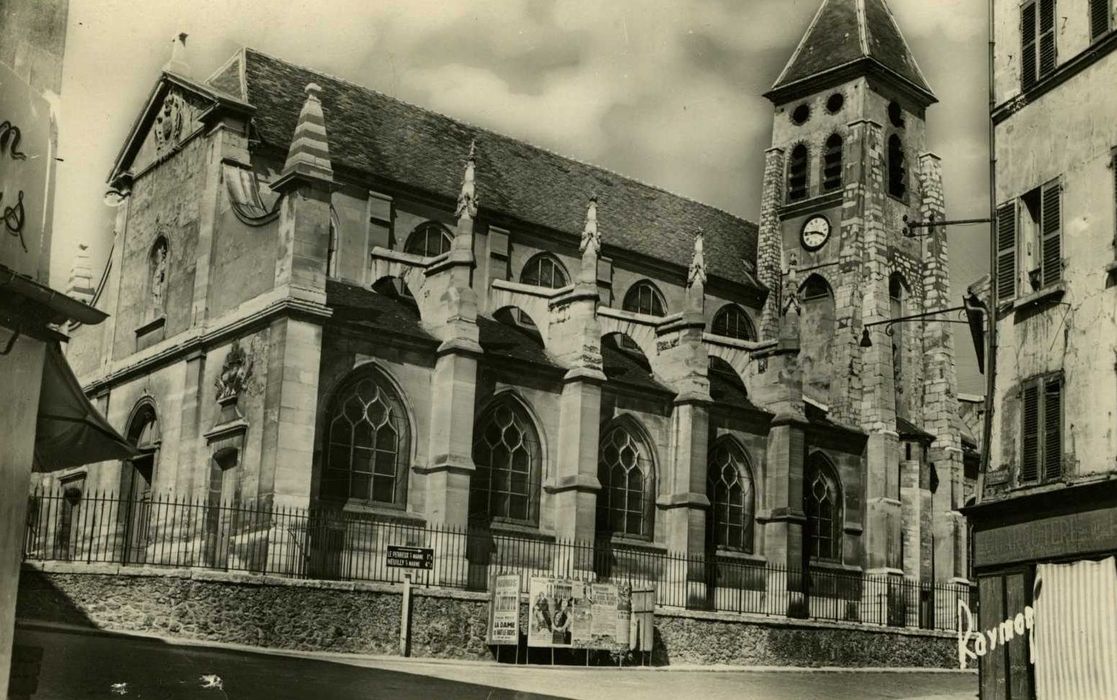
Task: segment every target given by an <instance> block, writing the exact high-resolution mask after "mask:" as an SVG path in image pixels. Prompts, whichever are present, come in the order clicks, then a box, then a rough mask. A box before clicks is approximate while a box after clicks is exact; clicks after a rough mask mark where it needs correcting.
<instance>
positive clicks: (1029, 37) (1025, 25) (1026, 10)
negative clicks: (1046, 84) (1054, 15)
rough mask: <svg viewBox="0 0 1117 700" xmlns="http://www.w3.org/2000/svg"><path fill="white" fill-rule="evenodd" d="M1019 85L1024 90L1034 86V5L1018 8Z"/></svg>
mask: <svg viewBox="0 0 1117 700" xmlns="http://www.w3.org/2000/svg"><path fill="white" fill-rule="evenodd" d="M1020 45H1021V48H1020V84H1021V85H1022V86H1023V88H1024V89H1025V90H1027V89H1028V88H1030V87H1031V86H1033V85H1035V84H1036V4H1035V3H1034V2H1033V3H1029V4H1027V5H1025V6H1023V7H1021V8H1020Z"/></svg>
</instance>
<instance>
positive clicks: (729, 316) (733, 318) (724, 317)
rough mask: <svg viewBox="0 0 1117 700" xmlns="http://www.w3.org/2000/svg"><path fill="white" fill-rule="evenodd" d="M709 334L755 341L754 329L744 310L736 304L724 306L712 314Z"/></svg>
mask: <svg viewBox="0 0 1117 700" xmlns="http://www.w3.org/2000/svg"><path fill="white" fill-rule="evenodd" d="M710 332H711V333H713V334H714V335H720V336H723V337H726V338H736V339H737V340H756V327H755V326H753V324H752V320H751V319H749V315H748V314H747V313H745V311H744V309H742V308H741V307H739V306H737V305H736V304H726V305H725V306H723V307H721V309H720V310H719V311H718V312H717V313H716V314H714V322H713V323H712V324H711V326H710Z"/></svg>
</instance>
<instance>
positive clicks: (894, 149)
mask: <svg viewBox="0 0 1117 700" xmlns="http://www.w3.org/2000/svg"><path fill="white" fill-rule="evenodd" d="M907 193H908V167H907V163H906V162H905V158H904V143H903V141H901V140H900V137H899V136H897V135H896V134H892V135H891V136H889V137H888V194H890V195H892V196H893V197H896V198H898V199H903V198H904V197H906V196H907Z"/></svg>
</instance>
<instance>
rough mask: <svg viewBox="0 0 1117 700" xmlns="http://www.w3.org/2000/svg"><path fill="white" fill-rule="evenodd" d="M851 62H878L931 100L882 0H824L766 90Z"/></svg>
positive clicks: (932, 97) (931, 96)
mask: <svg viewBox="0 0 1117 700" xmlns="http://www.w3.org/2000/svg"><path fill="white" fill-rule="evenodd" d="M856 61H866V62H868V63H875V64H879V65H880V66H883V67H884V68H887V69H888V70H889V71H891V72H892V73H894V74H896V76H898V77H899V78H901V79H902V80H904V81H906V82H907V83H909V84H911V86H913V87H914V88H915V89H916V90H917V91H919V92H922V93H925V94H926V95H927V96H928V97H930V99H931V101H934V99H935V98H934V94H933V93H932V92H931V87H930V86H929V85H928V84H927V79H926V78H924V77H923V72H922V71H920V70H919V66H918V65H917V64H916V62H915V57H914V56H912V53H911V49H910V48H909V47H908V44H907V42H906V41H905V40H904V37H903V35H902V34H901V33H900V27H899V25H897V24H896V18H895V17H893V16H892V12H891V10H889V9H888V6H887V5H886V4H885V1H884V0H824V1H823V3H822V5H821V6H820V7H819V8H818V13H817V14H816V15H815V17H814V19H813V20H812V21H811V25H810V27H808V29H807V33H806V34H805V35H804V36H803V39H802V41H800V42H799V46H798V48H796V49H795V53H794V54H792V56H791V60H790V61H788V63H787V66H786V67H785V68H784V69H783V72H782V73H780V76H779V78H777V79H776V83H775V84H774V85H773V86H772V92H778V91H780V90H782V89H783V88H785V87H787V86H789V85H792V84H794V83H798V82H800V81H804V80H808V79H810V78H813V77H815V76H818V75H820V74H822V73H825V72H826V71H829V70H833V69H835V68H839V67H841V66H846V65H849V64H852V63H854V62H856Z"/></svg>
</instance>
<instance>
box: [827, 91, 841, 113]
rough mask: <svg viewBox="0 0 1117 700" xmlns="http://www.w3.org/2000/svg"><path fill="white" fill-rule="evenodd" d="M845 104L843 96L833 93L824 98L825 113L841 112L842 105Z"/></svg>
mask: <svg viewBox="0 0 1117 700" xmlns="http://www.w3.org/2000/svg"><path fill="white" fill-rule="evenodd" d="M845 102H846V98H845V95H843V94H842V93H840V92H835V93H834V94H833V95H830V97H827V98H826V111H827V112H829V113H830V114H837V113H838V112H840V111H842V105H844V104H845Z"/></svg>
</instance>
